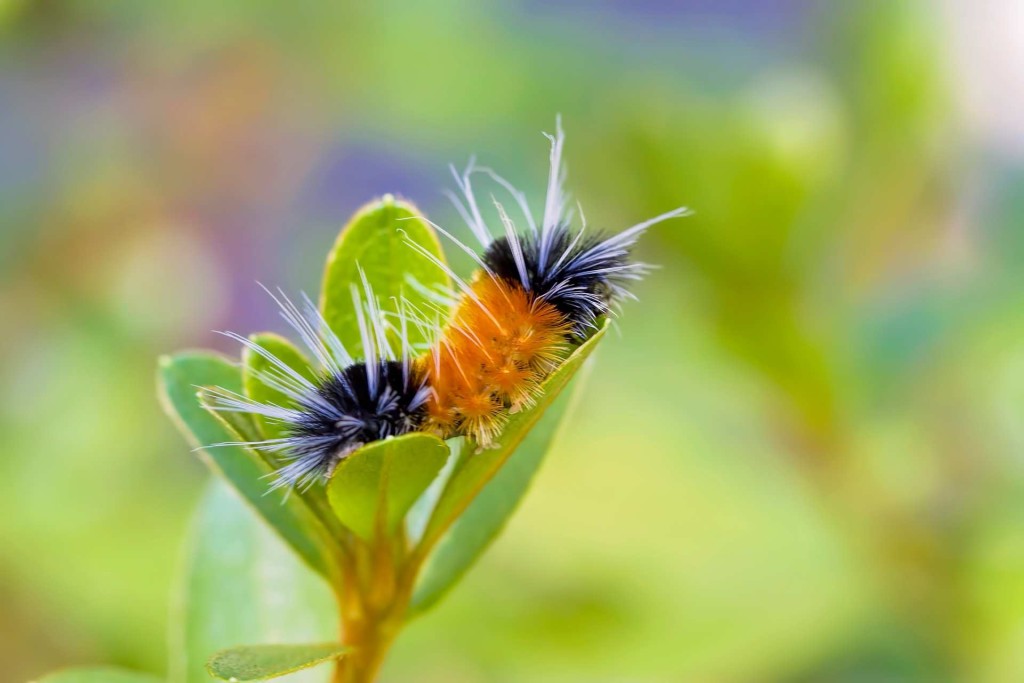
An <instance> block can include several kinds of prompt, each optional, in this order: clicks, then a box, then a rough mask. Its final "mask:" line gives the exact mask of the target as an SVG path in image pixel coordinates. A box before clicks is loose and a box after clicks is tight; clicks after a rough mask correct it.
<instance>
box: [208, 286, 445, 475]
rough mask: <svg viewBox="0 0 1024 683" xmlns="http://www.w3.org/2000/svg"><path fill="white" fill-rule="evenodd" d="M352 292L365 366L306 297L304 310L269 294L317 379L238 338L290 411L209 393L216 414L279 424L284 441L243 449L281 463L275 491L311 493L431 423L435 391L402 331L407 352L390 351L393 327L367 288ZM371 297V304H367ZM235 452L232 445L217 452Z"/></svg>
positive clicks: (223, 392) (221, 392)
mask: <svg viewBox="0 0 1024 683" xmlns="http://www.w3.org/2000/svg"><path fill="white" fill-rule="evenodd" d="M363 289H364V291H363V292H362V293H360V292H359V291H357V290H355V289H353V291H352V299H353V304H354V306H355V310H356V316H357V320H358V323H359V331H360V336H361V341H362V347H363V350H364V353H365V355H366V358H365V359H364V360H360V361H356V360H354V359H353V358H352V356H351V355H350V354H349V353H348V351H347V350H346V349H345V347H344V345H343V344H342V343H341V340H340V339H339V338H338V336H337V335H336V334H335V333H334V331H333V330H331V329H330V327H329V326H328V325H327V322H326V321H325V320H324V318H323V316H322V315H321V313H320V311H319V310H318V309H317V307H316V306H315V305H314V304H313V303H312V302H311V301H310V300H309V298H307V297H303V307H302V309H301V310H300V308H299V307H298V306H296V305H295V304H294V303H293V302H292V301H291V300H290V299H289V298H288V297H287V296H285V294H284V293H283V292H280V291H279V292H278V293H277V295H275V294H273V293H271V292H269V290H268V293H269V294H270V296H271V297H272V298H273V299H274V300H275V301H276V302H277V304H278V305H279V307H280V309H281V316H282V317H283V318H284V320H285V321H286V322H287V323H288V325H289V326H290V327H291V328H292V329H293V330H295V332H296V333H297V334H298V335H299V338H300V339H302V341H303V343H304V344H305V345H306V347H307V348H309V350H310V351H311V352H312V353H313V355H314V357H315V358H316V360H317V362H318V365H319V371H318V374H317V377H316V379H314V380H309V379H307V378H306V377H304V376H303V375H302V374H301V373H299V372H298V371H296V370H295V369H294V368H292V367H290V366H289V365H288V364H287V363H285V362H284V361H282V360H281V359H279V358H278V357H277V356H275V355H274V354H273V353H271V352H270V351H268V350H267V349H265V348H263V347H262V346H260V345H259V344H256V343H255V342H253V341H251V340H249V339H246V338H245V337H242V336H240V335H237V334H234V333H232V332H226V333H224V334H226V335H227V336H228V337H231V338H232V339H235V340H236V341H238V342H240V343H241V344H243V345H244V346H245V347H247V348H248V349H250V350H252V351H253V352H255V353H257V354H259V355H260V356H262V357H263V358H265V359H266V360H267V361H268V362H269V363H270V366H269V368H268V369H267V370H265V371H263V372H257V373H256V376H257V378H258V379H259V380H260V381H262V382H263V383H264V384H266V385H267V386H269V387H272V388H273V389H276V390H277V391H279V392H281V393H282V394H284V395H285V396H287V397H288V398H289V399H290V400H291V403H292V405H291V407H284V406H280V405H275V404H269V403H260V402H257V401H253V400H252V399H250V398H248V397H246V396H242V395H241V394H237V393H234V392H230V391H227V390H226V389H222V388H215V389H213V390H211V395H212V398H213V399H214V403H213V405H212V406H211V407H212V408H214V409H215V410H221V411H229V412H241V413H249V414H252V415H262V416H263V417H265V418H267V419H269V420H271V421H274V422H276V423H279V424H281V425H283V427H284V436H281V437H277V438H273V439H267V440H265V441H255V442H245V443H244V444H243V445H246V446H249V447H250V448H255V449H257V450H262V451H265V452H269V453H272V454H274V455H275V456H277V457H278V459H279V460H280V461H281V465H280V467H279V468H278V469H277V471H276V472H275V477H274V480H273V482H272V484H271V488H278V487H284V486H293V487H296V488H299V489H305V488H308V487H310V486H312V485H313V484H315V483H318V482H321V481H324V480H325V479H327V478H328V477H330V475H331V473H332V472H333V471H334V468H335V466H336V465H337V464H338V462H339V461H340V460H341V459H342V458H345V457H346V456H348V454H349V453H351V452H352V451H354V450H355V449H357V448H359V447H360V446H362V445H364V444H367V443H370V442H371V441H377V440H380V439H386V438H388V437H389V436H400V435H402V434H406V433H408V432H411V431H413V430H415V429H418V428H419V427H420V426H421V425H422V423H423V421H424V418H425V416H426V402H427V399H428V398H429V395H430V390H429V388H428V387H427V385H426V377H425V375H424V374H423V373H422V372H421V371H420V370H419V368H418V366H417V364H416V363H414V362H413V359H412V355H411V351H410V345H409V342H408V336H407V335H406V334H405V326H404V324H403V325H402V326H400V328H399V333H400V337H401V341H402V348H401V350H400V351H399V352H395V351H394V350H393V349H392V348H391V345H390V344H389V343H388V334H387V332H388V329H389V327H388V322H387V319H386V317H385V316H384V315H383V313H382V312H381V310H380V308H379V307H378V306H377V302H376V298H375V297H374V295H373V290H372V289H371V288H370V285H369V283H367V282H366V279H365V277H364V278H363ZM364 296H365V299H364V298H363V297H364ZM219 445H233V444H219Z"/></svg>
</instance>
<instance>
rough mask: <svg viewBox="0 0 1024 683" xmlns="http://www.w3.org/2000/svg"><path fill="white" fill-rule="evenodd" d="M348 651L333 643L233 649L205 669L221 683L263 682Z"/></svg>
mask: <svg viewBox="0 0 1024 683" xmlns="http://www.w3.org/2000/svg"><path fill="white" fill-rule="evenodd" d="M349 649H350V648H347V647H345V646H344V645H338V644H337V643H324V644H319V645H251V646H248V647H235V648H230V649H227V650H221V651H220V652H218V653H217V654H215V655H214V656H213V657H211V658H210V662H209V664H208V665H207V668H208V669H209V672H210V675H211V676H214V677H215V678H219V679H221V680H223V681H263V680H266V679H268V678H277V677H278V676H284V675H286V674H290V673H294V672H296V671H301V670H302V669H308V668H310V667H312V666H316V665H317V664H323V663H324V662H329V661H333V660H336V659H339V658H341V657H343V656H344V655H345V653H346V652H348V651H349Z"/></svg>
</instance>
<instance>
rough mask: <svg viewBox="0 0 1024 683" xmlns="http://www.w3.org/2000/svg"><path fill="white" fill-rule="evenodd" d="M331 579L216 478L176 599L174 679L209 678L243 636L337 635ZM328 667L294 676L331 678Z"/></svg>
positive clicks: (297, 639)
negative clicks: (217, 656)
mask: <svg viewBox="0 0 1024 683" xmlns="http://www.w3.org/2000/svg"><path fill="white" fill-rule="evenodd" d="M337 623H338V615H337V609H336V600H335V598H334V596H333V595H332V594H331V591H330V589H329V588H328V586H327V585H326V584H325V583H324V582H323V581H322V580H320V578H319V577H318V576H317V575H316V574H314V573H313V572H312V571H311V570H310V569H309V568H307V567H306V565H304V564H303V563H302V562H301V561H300V560H299V559H298V558H297V557H296V556H295V554H294V553H293V552H291V551H290V550H289V548H288V546H286V545H285V544H284V543H283V542H282V541H281V540H280V538H279V537H278V536H277V535H276V534H275V533H274V532H273V531H271V529H270V528H269V527H268V526H267V525H266V524H265V523H264V521H263V519H261V518H260V517H258V516H256V515H255V514H253V512H252V510H251V509H250V507H249V506H248V505H247V504H246V502H244V501H243V500H242V499H241V498H240V497H239V495H238V493H237V492H236V491H234V490H233V489H231V488H229V487H228V486H227V484H225V483H224V482H222V481H220V480H219V479H217V478H215V479H214V480H213V481H212V482H211V483H210V486H209V488H208V489H207V492H206V494H205V496H204V497H203V500H202V502H201V503H200V505H199V509H198V511H197V513H196V517H195V520H194V521H193V524H192V528H191V532H190V534H189V539H188V542H187V544H186V552H185V560H184V562H183V563H182V573H181V576H180V578H179V580H178V589H177V592H176V596H175V601H174V604H173V605H172V619H171V632H170V676H169V680H170V683H208V681H209V680H210V677H209V674H208V673H207V670H206V664H207V661H208V660H209V658H210V657H211V655H213V654H214V653H215V652H217V651H219V650H222V649H224V648H228V647H235V646H238V645H239V644H241V643H247V642H248V643H252V642H256V643H259V642H268V641H269V642H277V643H288V642H294V643H303V642H321V641H326V640H330V639H331V638H334V637H336V636H337ZM326 678H327V677H326V676H324V675H323V674H322V672H318V671H310V672H307V673H303V674H297V675H296V677H295V678H293V679H289V680H290V681H294V683H324V681H325V680H326Z"/></svg>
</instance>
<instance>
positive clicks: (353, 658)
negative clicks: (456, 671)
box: [332, 539, 415, 683]
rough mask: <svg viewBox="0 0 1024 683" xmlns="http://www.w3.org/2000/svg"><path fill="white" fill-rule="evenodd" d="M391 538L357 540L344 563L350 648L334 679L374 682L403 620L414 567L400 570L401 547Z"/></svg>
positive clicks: (345, 630)
mask: <svg viewBox="0 0 1024 683" xmlns="http://www.w3.org/2000/svg"><path fill="white" fill-rule="evenodd" d="M390 542H391V541H390V540H388V539H379V540H378V541H376V542H374V543H372V544H367V543H363V542H361V541H356V543H355V544H354V551H355V552H354V553H353V555H354V557H352V560H351V561H350V562H346V563H345V566H344V567H343V573H344V576H345V580H344V582H343V586H342V587H341V590H340V591H338V605H339V609H340V614H341V641H342V643H344V644H345V645H348V646H349V647H351V648H352V652H351V653H349V654H347V655H346V656H345V657H343V658H342V659H340V660H339V661H338V663H337V665H336V667H335V671H334V678H333V679H332V681H333V683H372V682H373V681H374V680H375V678H376V676H377V674H378V672H379V671H380V668H381V666H382V665H383V663H384V658H385V657H386V655H387V653H388V650H389V649H390V647H391V644H392V643H393V642H394V640H395V637H396V636H397V635H398V633H399V631H400V630H401V628H402V625H403V624H404V622H405V614H406V611H407V608H408V605H409V599H410V596H411V594H412V586H413V583H414V581H415V573H414V572H400V571H397V570H396V566H395V565H396V563H397V562H396V561H397V560H398V558H399V555H401V554H402V553H397V554H396V553H395V552H394V550H395V549H394V548H392V547H391V546H390Z"/></svg>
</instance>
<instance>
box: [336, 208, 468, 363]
mask: <svg viewBox="0 0 1024 683" xmlns="http://www.w3.org/2000/svg"><path fill="white" fill-rule="evenodd" d="M419 216H420V214H419V211H418V210H417V209H416V207H415V206H413V205H412V204H409V203H408V202H405V201H402V200H400V199H395V198H394V197H393V196H391V195H384V196H383V197H381V198H380V199H378V200H376V201H373V202H370V203H369V204H367V205H366V206H364V207H363V208H361V209H360V210H359V211H358V212H356V215H355V216H353V217H352V219H351V220H350V221H349V222H348V224H347V225H346V226H345V227H344V229H343V230H342V231H341V234H340V235H338V240H337V242H335V244H334V247H333V248H332V249H331V252H330V254H329V255H328V257H327V266H326V267H325V269H324V280H323V287H322V288H321V291H320V310H321V312H322V313H323V316H324V319H325V320H326V321H327V324H328V325H329V326H330V328H331V329H332V330H334V332H335V334H337V335H338V338H339V339H341V342H342V344H344V345H345V348H346V349H347V350H348V352H349V353H350V354H352V355H353V356H354V357H360V356H362V355H363V348H362V339H361V337H360V334H359V326H358V325H357V323H356V311H355V308H354V306H353V305H352V293H351V288H352V287H353V286H355V287H357V288H358V290H359V292H360V293H362V292H363V283H362V279H361V278H360V275H359V270H360V269H362V272H363V273H364V274H365V275H366V280H367V282H368V283H369V284H370V286H371V287H372V288H373V292H374V294H375V295H376V297H377V298H378V299H379V300H380V302H381V305H382V306H385V307H391V306H393V300H394V299H395V298H398V297H405V298H406V299H407V300H408V301H409V302H410V303H412V304H413V305H414V306H420V305H421V304H423V303H425V301H426V298H425V297H424V296H423V295H422V294H420V293H419V292H417V291H416V290H415V289H413V288H412V287H410V286H409V284H408V282H407V278H414V279H415V280H417V281H418V282H419V283H420V284H421V285H423V286H425V287H438V286H439V287H444V288H446V289H447V288H448V287H449V286H450V285H451V282H450V280H449V278H448V275H447V274H446V273H445V272H444V271H443V270H442V269H441V268H439V267H438V266H437V264H435V263H432V262H431V261H430V260H429V259H428V258H426V257H425V256H423V255H422V254H419V253H417V252H416V251H415V250H414V249H413V248H412V247H411V246H409V244H407V243H406V242H407V241H411V242H414V243H415V244H417V245H419V246H420V247H421V248H422V249H424V250H425V251H426V252H427V253H429V254H431V255H432V256H433V257H434V258H436V259H437V260H438V261H440V262H441V263H444V262H445V257H444V252H443V251H442V250H441V244H440V243H439V242H438V239H437V235H436V234H435V233H434V230H433V228H431V227H430V225H429V224H427V223H426V222H425V221H424V220H423V219H421V218H420V217H419ZM408 335H409V341H410V343H412V344H422V343H424V342H429V341H430V340H428V339H425V338H423V336H422V334H421V333H420V331H419V330H418V329H417V328H416V327H415V326H410V328H409V329H408ZM392 341H395V340H392Z"/></svg>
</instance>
